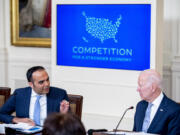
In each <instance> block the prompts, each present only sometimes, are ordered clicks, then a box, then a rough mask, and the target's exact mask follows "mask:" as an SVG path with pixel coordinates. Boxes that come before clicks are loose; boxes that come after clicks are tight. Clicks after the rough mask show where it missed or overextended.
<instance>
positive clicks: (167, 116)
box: [133, 95, 180, 135]
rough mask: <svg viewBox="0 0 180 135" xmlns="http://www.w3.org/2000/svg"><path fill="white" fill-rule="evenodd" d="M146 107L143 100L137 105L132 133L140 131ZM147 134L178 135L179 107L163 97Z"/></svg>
mask: <svg viewBox="0 0 180 135" xmlns="http://www.w3.org/2000/svg"><path fill="white" fill-rule="evenodd" d="M147 106H148V102H146V101H144V100H143V101H140V102H139V103H138V104H137V107H136V113H135V117H134V128H133V131H138V132H139V131H142V125H143V120H144V117H145V112H146V108H147ZM147 133H154V134H160V135H180V105H179V104H177V103H175V102H174V101H172V100H171V99H169V98H168V97H167V96H166V95H164V97H163V100H162V102H161V104H160V106H159V108H158V110H157V112H156V114H155V116H154V119H153V120H152V122H151V124H150V126H149V128H148V131H147Z"/></svg>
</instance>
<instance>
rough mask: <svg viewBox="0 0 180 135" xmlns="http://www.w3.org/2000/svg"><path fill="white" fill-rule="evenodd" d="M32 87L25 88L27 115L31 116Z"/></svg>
mask: <svg viewBox="0 0 180 135" xmlns="http://www.w3.org/2000/svg"><path fill="white" fill-rule="evenodd" d="M31 91H32V89H31V87H28V88H27V90H25V94H24V104H25V106H24V107H25V108H24V111H25V115H26V116H28V117H29V107H30V99H31Z"/></svg>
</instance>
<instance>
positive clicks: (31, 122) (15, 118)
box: [12, 117, 36, 126]
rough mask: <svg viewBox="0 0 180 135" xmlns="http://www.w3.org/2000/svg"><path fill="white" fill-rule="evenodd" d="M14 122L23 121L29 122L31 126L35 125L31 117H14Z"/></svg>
mask: <svg viewBox="0 0 180 135" xmlns="http://www.w3.org/2000/svg"><path fill="white" fill-rule="evenodd" d="M12 122H13V123H19V122H23V123H27V124H29V125H31V126H35V125H36V124H35V122H34V121H33V120H32V119H29V118H18V117H14V118H13V119H12Z"/></svg>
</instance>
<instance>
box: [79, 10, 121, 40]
mask: <svg viewBox="0 0 180 135" xmlns="http://www.w3.org/2000/svg"><path fill="white" fill-rule="evenodd" d="M82 15H83V16H84V17H85V18H86V31H87V32H88V33H89V34H91V35H92V36H93V37H94V38H98V39H100V41H101V43H104V41H105V40H106V39H110V38H112V39H114V42H115V43H118V41H117V39H116V34H117V32H118V28H119V26H120V24H121V22H120V21H121V19H122V17H121V15H120V16H119V18H117V21H116V22H115V23H114V24H113V23H112V21H110V20H109V19H105V18H95V17H88V16H86V13H85V12H84V11H83V12H82ZM83 39H84V40H85V41H87V40H86V39H85V38H84V37H83Z"/></svg>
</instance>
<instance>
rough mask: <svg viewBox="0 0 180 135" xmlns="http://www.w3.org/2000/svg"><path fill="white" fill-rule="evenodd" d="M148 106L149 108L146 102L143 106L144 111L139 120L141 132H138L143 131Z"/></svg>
mask: <svg viewBox="0 0 180 135" xmlns="http://www.w3.org/2000/svg"><path fill="white" fill-rule="evenodd" d="M147 106H148V103H147V102H144V104H143V105H142V110H140V111H141V112H140V118H139V121H138V124H139V126H138V127H139V130H138V131H141V130H142V125H143V121H144V117H145V113H146V109H147Z"/></svg>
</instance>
